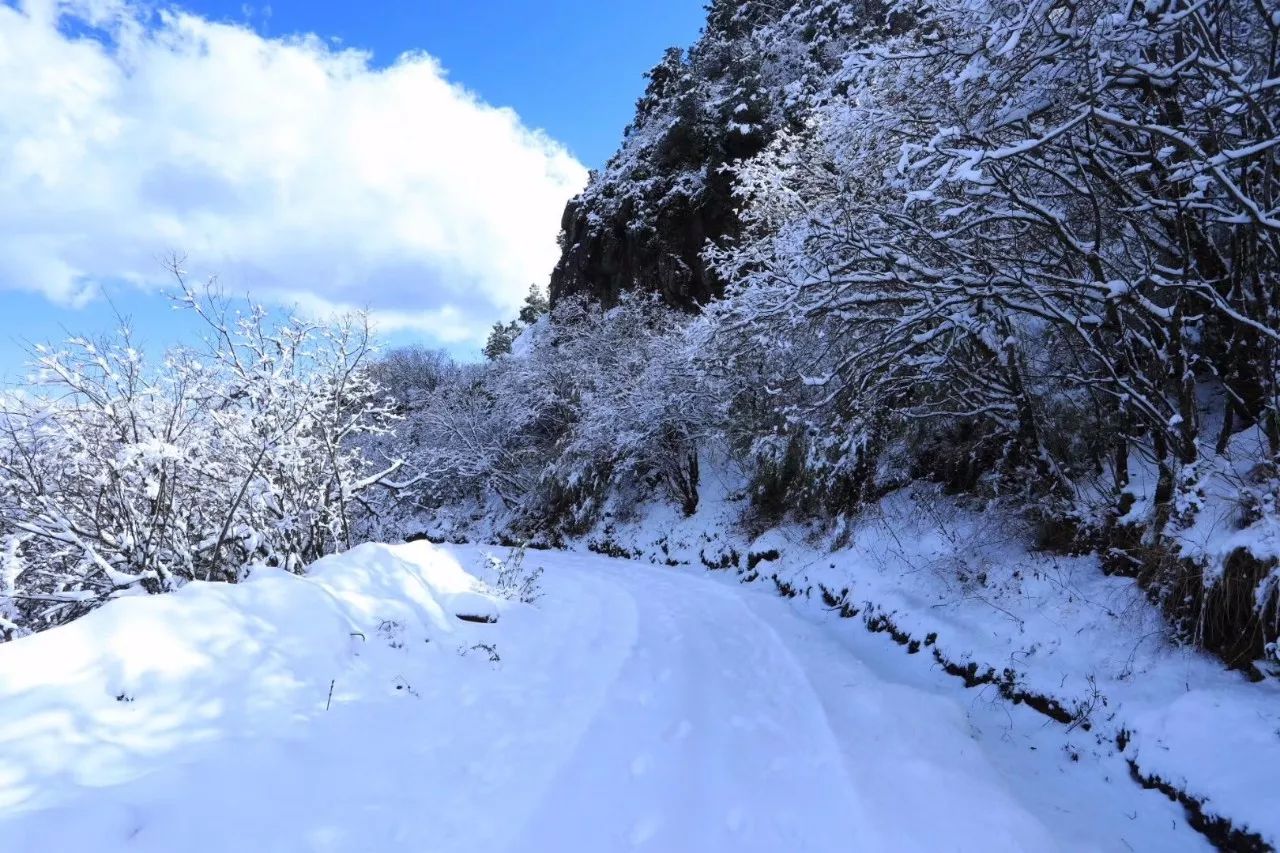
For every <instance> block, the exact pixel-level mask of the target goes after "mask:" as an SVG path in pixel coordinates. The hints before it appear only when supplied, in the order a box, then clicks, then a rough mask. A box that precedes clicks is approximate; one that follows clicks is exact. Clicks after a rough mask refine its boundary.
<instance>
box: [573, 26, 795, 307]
mask: <svg viewBox="0 0 1280 853" xmlns="http://www.w3.org/2000/svg"><path fill="white" fill-rule="evenodd" d="M812 5H814V4H813V3H811V2H810V3H802V2H797V3H791V4H788V3H785V2H784V3H779V2H769V3H762V2H758V1H757V0H747V2H744V0H716V2H713V3H712V4H711V5H710V8H709V10H708V20H707V26H706V29H705V30H704V31H703V35H702V37H701V38H700V39H699V40H698V42H697V43H696V44H695V45H694V46H693V47H692V48H690V49H689V50H688V51H683V50H680V49H678V48H672V49H670V50H668V51H667V53H666V55H665V56H664V57H663V60H662V61H661V62H660V63H658V65H656V66H655V67H654V68H653V69H652V70H650V71H649V72H648V74H647V75H646V76H647V77H648V80H649V85H648V87H647V89H646V91H645V93H644V96H643V97H642V98H641V99H640V100H639V102H638V103H637V104H636V118H635V121H634V122H633V123H632V125H631V126H630V127H628V128H627V131H626V134H625V137H624V139H623V143H622V147H621V148H620V150H619V151H618V153H617V154H615V155H614V156H613V158H612V159H611V160H610V161H609V164H608V165H607V166H606V167H605V169H604V170H603V171H601V172H598V173H593V174H592V177H591V181H590V183H589V185H588V187H587V189H586V190H584V191H583V192H582V194H581V195H579V196H578V197H577V198H575V199H573V200H572V201H570V202H569V204H568V206H567V207H566V208H565V212H564V218H563V220H562V222H561V227H562V233H561V248H562V255H561V258H560V261H559V263H558V264H557V265H556V268H555V271H554V272H553V273H552V277H551V288H550V290H551V300H552V302H553V303H555V302H556V301H557V300H559V299H563V298H564V297H566V296H571V295H577V294H585V295H587V296H590V297H593V298H595V299H599V300H602V301H604V302H605V303H606V304H607V303H610V302H613V301H614V300H616V299H617V297H618V295H619V294H620V293H622V292H623V291H627V290H638V291H642V292H651V293H660V294H662V296H663V298H664V299H665V300H666V301H667V302H668V303H669V304H671V305H674V306H678V307H682V308H686V309H696V307H697V306H698V305H702V304H705V303H706V302H707V301H708V300H710V299H713V298H715V297H716V296H718V295H720V293H721V292H722V290H723V284H722V282H720V281H719V280H718V279H717V277H716V276H715V274H714V272H712V271H711V270H709V269H708V268H707V266H706V265H705V263H704V262H703V259H702V252H703V249H704V248H705V246H706V245H707V242H708V241H719V240H722V239H725V238H731V237H732V236H733V234H734V233H735V230H736V228H737V224H738V220H737V216H736V213H735V205H734V203H733V198H732V195H731V192H730V188H731V178H730V176H729V175H728V174H726V173H725V171H724V170H723V167H724V166H725V165H726V164H728V163H732V162H733V161H734V160H737V159H741V158H748V157H752V156H755V155H756V154H757V153H759V152H760V150H761V149H762V148H763V147H764V146H765V145H766V144H767V143H768V141H769V140H770V139H771V138H772V136H773V134H774V133H775V132H776V130H777V128H778V127H779V126H780V123H781V122H782V120H783V117H782V114H781V112H780V111H779V110H778V109H777V108H776V106H775V102H776V94H777V92H778V86H779V84H780V83H783V82H785V81H784V80H782V79H781V78H778V77H774V78H773V79H767V78H766V75H764V74H762V71H763V70H764V68H763V66H764V65H765V63H766V61H767V56H766V53H767V52H765V51H762V50H761V42H762V38H761V36H762V31H763V29H764V28H765V27H766V26H767V25H768V24H770V23H771V22H775V21H776V20H778V19H780V18H782V17H786V16H787V15H789V14H791V13H792V12H793V11H794V7H802V6H812Z"/></svg>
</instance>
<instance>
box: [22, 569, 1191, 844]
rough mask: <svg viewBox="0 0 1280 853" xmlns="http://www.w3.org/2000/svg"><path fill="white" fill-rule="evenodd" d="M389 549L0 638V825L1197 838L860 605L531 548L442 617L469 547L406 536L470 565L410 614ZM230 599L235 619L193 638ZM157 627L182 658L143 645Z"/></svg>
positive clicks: (866, 837)
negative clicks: (813, 601)
mask: <svg viewBox="0 0 1280 853" xmlns="http://www.w3.org/2000/svg"><path fill="white" fill-rule="evenodd" d="M410 547H413V546H410ZM421 547H422V548H423V549H426V548H428V547H429V546H425V545H424V546H421ZM392 550H393V549H383V550H382V551H379V552H377V553H374V552H373V551H371V550H368V549H357V551H356V552H353V554H352V555H348V556H347V557H344V558H341V559H342V560H347V563H345V564H341V565H338V566H337V567H336V568H331V569H330V570H327V572H318V573H317V576H318V578H319V579H318V581H317V580H311V579H307V580H302V579H297V578H292V577H288V576H284V575H282V574H276V573H271V575H270V576H269V577H265V578H262V579H255V580H253V581H251V582H249V583H246V584H243V585H241V586H240V587H238V588H229V587H214V586H204V585H198V586H199V588H198V589H195V590H192V589H191V588H188V589H187V590H184V591H183V592H182V593H179V594H177V595H174V596H167V597H164V598H160V599H144V600H136V601H123V602H117V603H114V604H112V605H110V606H109V607H108V608H105V609H104V611H100V612H99V613H97V614H94V615H91V616H90V617H88V618H86V619H84V620H81V621H80V622H78V623H75V624H73V625H72V626H69V627H66V628H61V629H56V630H55V631H51V632H48V633H46V634H44V635H40V636H37V637H34V638H28V639H25V640H21V641H18V642H16V643H12V644H9V645H8V646H5V647H0V701H4V702H5V704H4V706H3V708H2V709H0V838H4V839H6V843H7V844H8V845H10V846H12V848H13V849H15V850H65V851H73V850H130V851H135V850H136V851H177V850H182V851H203V850H210V851H212V850H232V849H234V850H254V851H276V850H279V851H294V850H298V851H302V850H306V851H328V850H334V851H337V850H342V851H365V850H368V851H398V850H405V851H467V853H478V851H584V853H585V852H586V851H590V853H606V851H615V850H617V851H626V850H652V851H664V853H677V851H699V853H711V851H721V850H723V851H755V850H758V851H779V852H780V853H793V851H846V850H849V851H852V850H870V851H875V850H894V851H898V850H930V851H932V850H981V851H997V850H1055V849H1069V850H1129V849H1132V850H1157V849H1158V850H1181V849H1205V847H1206V845H1205V844H1204V842H1203V841H1202V839H1200V837H1199V836H1197V835H1196V834H1195V833H1194V832H1192V831H1191V830H1190V829H1188V827H1187V826H1186V824H1185V822H1184V820H1183V819H1182V817H1181V815H1180V810H1179V809H1178V808H1177V807H1175V806H1174V805H1172V804H1171V803H1169V802H1168V801H1166V800H1165V799H1164V798H1163V797H1161V796H1159V795H1158V794H1153V793H1150V792H1145V791H1142V790H1140V789H1139V788H1138V787H1137V786H1136V785H1134V784H1133V783H1132V782H1131V781H1130V780H1129V779H1128V778H1126V777H1125V776H1124V775H1123V768H1124V765H1123V762H1122V761H1120V760H1119V759H1118V758H1113V757H1112V758H1109V757H1107V756H1106V754H1105V750H1101V749H1098V750H1090V749H1089V748H1087V746H1081V745H1076V746H1072V745H1068V735H1067V734H1064V732H1063V731H1062V727H1060V726H1057V725H1056V724H1049V723H1046V721H1045V720H1044V718H1042V717H1039V716H1038V715H1036V714H1035V713H1034V712H1031V711H1028V710H1026V709H1024V708H1011V707H1008V706H1006V705H1005V704H1004V703H1003V702H999V701H992V700H991V697H984V696H983V695H981V694H980V693H979V692H977V691H972V690H968V691H967V690H964V689H963V688H962V687H960V686H959V684H958V682H956V681H955V680H954V679H951V678H949V677H947V676H945V675H942V674H940V673H938V672H936V671H935V670H934V669H933V668H931V667H930V666H929V661H928V660H926V659H925V656H924V655H918V656H914V657H912V656H908V655H906V654H905V653H904V652H903V651H902V650H901V649H900V648H898V647H896V646H894V645H893V644H892V643H891V642H889V641H887V640H885V639H884V638H883V637H880V636H873V635H869V634H866V633H865V632H863V631H860V630H858V629H855V628H854V626H853V624H852V623H853V621H854V620H848V621H847V622H840V621H839V620H832V621H831V624H821V623H819V622H816V621H812V620H811V619H809V618H808V617H806V616H805V615H803V614H801V613H799V612H797V610H796V609H795V608H794V607H793V606H792V605H791V604H789V603H788V602H787V601H785V600H783V599H780V598H778V597H776V596H773V595H770V594H768V593H767V592H766V591H764V590H763V589H759V588H756V587H742V586H739V585H736V584H734V583H733V582H732V579H731V578H724V577H709V576H706V575H703V574H700V573H696V572H692V571H687V570H682V571H677V570H670V569H659V568H653V567H648V566H641V565H638V564H634V563H626V562H623V561H617V560H609V559H605V558H601V557H596V556H586V555H577V554H560V553H551V552H536V553H535V552H531V553H530V556H529V558H528V559H529V562H530V563H532V564H535V565H541V566H544V567H545V569H546V574H545V576H544V579H543V586H544V590H545V596H544V598H543V599H542V600H541V601H539V602H538V605H537V606H536V607H527V606H518V605H517V606H509V607H505V608H504V609H503V612H502V615H501V619H500V621H499V622H498V623H497V624H493V625H480V624H470V623H462V622H457V621H456V620H452V619H451V618H450V617H449V614H445V618H441V614H440V613H439V612H437V611H438V609H439V608H436V607H435V604H436V602H438V601H442V602H444V605H445V610H448V609H450V608H449V607H448V606H447V605H448V604H449V601H450V598H449V596H450V595H451V594H453V592H450V588H451V587H450V585H451V584H452V585H453V587H457V585H458V584H459V583H461V581H460V580H459V578H458V577H457V576H456V575H457V574H460V573H457V572H456V569H457V566H459V565H460V566H462V567H466V568H471V567H472V566H474V565H475V564H476V563H477V561H478V560H479V556H480V554H479V550H478V549H471V548H452V549H449V550H448V551H447V552H446V551H444V550H442V549H431V551H432V553H431V555H430V557H429V558H424V557H422V556H421V554H419V556H418V557H415V559H419V561H420V562H422V563H423V564H424V565H425V564H435V563H440V562H441V561H446V562H451V560H452V558H453V557H456V560H457V563H456V564H455V565H453V566H451V567H446V568H447V571H446V573H445V574H446V575H448V572H455V574H453V575H448V578H447V582H442V581H440V579H439V577H437V576H436V575H433V574H432V572H433V571H435V569H432V568H430V566H428V568H427V569H424V570H423V571H424V576H425V588H427V589H429V590H430V593H431V594H430V595H428V596H424V595H422V593H421V590H420V589H419V588H418V587H421V586H423V584H422V583H420V582H418V581H417V580H416V579H415V580H414V583H417V584H418V587H413V588H412V589H409V587H406V589H409V592H407V593H404V595H405V596H407V597H408V598H409V599H411V600H412V599H417V600H412V601H411V604H412V606H411V607H408V608H406V607H405V606H404V605H403V604H398V603H397V601H398V596H400V595H401V592H400V591H398V589H397V584H399V583H402V580H400V579H394V580H388V579H386V578H384V577H382V574H380V573H386V572H393V571H396V565H395V560H394V559H391V557H389V556H388V554H391V552H392ZM396 553H400V552H396ZM415 553H417V552H415ZM422 553H423V554H425V553H426V552H425V551H423V552H422ZM361 555H363V556H361ZM352 560H355V561H356V562H360V561H363V562H361V563H360V566H359V569H360V571H359V572H356V573H355V574H353V573H352V568H351V565H352V563H351V561H352ZM370 567H372V568H370ZM409 586H410V587H412V584H410V585H409ZM317 587H319V589H317ZM415 589H416V590H417V591H416V592H415V591H414V590H415ZM454 592H456V589H454ZM201 608H203V612H193V611H200V610H201ZM433 608H434V609H433ZM454 609H456V608H454ZM220 611H225V612H220ZM235 614H238V615H240V616H242V617H243V618H242V619H240V621H238V622H236V623H235V624H234V626H233V628H232V629H231V633H230V634H227V635H223V634H219V633H217V632H213V631H211V630H210V629H207V628H206V629H203V630H202V631H196V636H195V637H186V636H180V635H181V634H182V632H183V626H184V624H186V625H188V626H189V625H191V624H193V623H191V621H190V620H192V619H201V620H218V619H222V621H224V622H225V621H226V620H227V619H229V618H230V617H231V616H232V615H235ZM344 618H345V619H347V620H348V621H349V623H350V624H351V625H357V626H358V625H359V624H360V623H361V622H362V620H363V622H364V623H367V624H368V627H367V628H364V629H361V630H358V631H355V633H353V632H352V631H351V630H347V627H348V626H347V625H343V624H341V622H342V619H344ZM201 624H204V622H203V621H202V622H201ZM166 632H170V633H166ZM188 633H190V631H188ZM295 634H296V635H297V637H296V638H295V637H294V636H293V635H295ZM334 638H338V639H334ZM157 642H160V643H161V644H162V645H163V644H164V643H166V642H168V643H170V644H171V645H172V644H176V647H175V648H168V649H167V651H164V652H163V654H164V655H168V657H167V658H166V660H188V658H189V660H190V661H191V662H190V663H189V665H185V666H169V665H160V664H154V665H153V664H146V663H139V662H138V661H137V660H131V658H130V656H133V655H139V654H141V655H146V654H148V652H146V651H145V650H146V649H147V648H151V647H153V646H154V645H155V644H156V643H157ZM481 643H484V644H486V645H487V646H490V647H491V648H489V649H486V648H480V647H479V644H481ZM104 645H105V647H106V651H105V652H104V651H103V650H102V649H103V646H104ZM463 652H465V654H463ZM491 652H492V654H491ZM174 655H176V656H177V657H176V658H175V657H174ZM184 656H185V657H184ZM491 657H497V658H498V660H496V661H492V660H491V659H490V658H491ZM55 659H56V660H57V661H60V663H55V664H51V665H46V666H45V668H44V673H43V675H42V674H41V673H39V672H37V671H36V670H38V669H39V668H40V664H39V661H40V660H45V661H52V660H55ZM6 665H8V666H9V667H10V668H9V669H6ZM113 668H114V671H109V672H105V673H99V672H96V671H94V670H96V669H104V670H112V669H113ZM24 679H25V680H24ZM330 682H333V683H334V685H335V690H334V697H333V702H332V705H331V707H330V708H329V710H327V711H326V710H325V707H324V706H325V704H326V701H327V690H328V687H329V684H330ZM117 691H119V692H117ZM108 694H111V695H108ZM117 695H123V696H124V698H123V699H119V700H118V699H117V698H116V696H117ZM1076 740H1077V741H1078V742H1079V743H1080V744H1087V742H1088V736H1087V735H1085V736H1084V738H1083V739H1081V738H1079V737H1077V738H1076ZM1095 753H1096V754H1095ZM1072 754H1074V755H1075V757H1074V758H1072V757H1071V756H1072Z"/></svg>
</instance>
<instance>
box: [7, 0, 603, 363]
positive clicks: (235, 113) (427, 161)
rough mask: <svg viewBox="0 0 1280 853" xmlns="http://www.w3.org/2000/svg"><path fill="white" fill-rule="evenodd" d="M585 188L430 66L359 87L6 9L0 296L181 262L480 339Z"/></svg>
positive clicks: (165, 29) (197, 45)
mask: <svg viewBox="0 0 1280 853" xmlns="http://www.w3.org/2000/svg"><path fill="white" fill-rule="evenodd" d="M585 180H586V170H585V169H584V168H583V167H582V166H581V165H580V164H579V163H578V162H577V161H576V160H575V159H574V158H573V157H572V156H571V155H570V154H569V153H568V152H567V151H566V150H565V149H564V148H563V147H562V146H561V145H559V144H558V143H556V142H555V141H553V140H552V139H550V138H548V137H547V136H546V135H545V134H543V133H541V132H538V131H533V130H530V129H529V128H526V127H525V126H524V125H523V124H522V123H521V121H520V118H519V116H517V115H516V114H515V113H514V112H513V111H511V110H509V109H500V108H495V107H492V106H489V105H487V104H485V103H483V102H481V101H480V100H479V99H478V98H477V97H476V96H474V95H473V94H471V93H470V92H468V91H466V90H465V89H464V88H462V87H461V86H459V85H457V84H455V83H452V82H450V81H449V80H448V79H446V76H445V74H444V72H443V70H442V69H441V67H440V66H439V64H438V63H437V62H436V61H435V60H434V59H432V58H431V57H430V56H427V55H426V54H414V55H406V56H404V57H401V58H400V59H399V60H398V61H397V62H396V63H395V64H394V65H392V66H391V67H387V68H381V69H378V68H373V67H371V66H370V63H369V56H368V55H367V54H365V53H362V52H359V51H355V50H342V49H335V48H333V47H331V46H329V45H328V44H326V43H325V42H324V41H322V40H321V39H320V38H318V37H306V38H290V39H285V40H281V39H267V38H263V37H262V36H260V35H258V34H256V33H254V32H253V31H251V30H249V29H246V28H243V27H239V26H235V25H230V24H221V23H214V22H211V21H207V20H204V19H202V18H200V17H197V16H194V15H191V14H187V13H184V12H180V11H161V12H159V13H152V12H147V11H144V10H143V7H141V6H138V5H134V4H131V3H128V2H121V1H120V0H76V2H71V3H65V2H64V3H56V2H54V0H27V2H26V3H24V5H22V6H21V8H20V9H15V8H13V7H11V6H7V5H3V4H0V288H11V289H12V288H20V289H27V290H35V291H40V292H43V293H44V294H46V295H47V296H48V297H49V298H51V299H53V300H55V301H57V302H59V303H62V304H74V303H76V302H78V301H85V300H87V299H88V298H90V296H91V294H92V293H93V292H95V291H96V286H97V283H98V282H101V281H107V280H124V281H131V282H135V283H137V284H139V285H143V286H148V285H151V284H153V283H156V282H159V281H160V280H161V276H160V274H159V273H160V269H159V266H158V263H157V258H158V257H160V256H163V255H164V254H166V253H167V252H170V251H175V250H176V251H180V252H183V253H186V255H187V256H188V258H189V262H190V265H191V267H192V271H193V272H196V271H206V270H207V271H211V272H212V271H216V272H218V273H219V274H220V275H221V276H222V278H223V280H224V282H227V283H228V284H229V285H230V286H231V287H234V288H236V289H241V290H243V289H251V290H252V291H253V292H254V294H255V295H257V296H260V297H263V298H267V299H274V300H277V301H282V302H296V303H298V304H299V305H300V306H302V307H303V308H310V309H314V310H321V309H324V308H327V307H335V306H336V307H341V306H352V305H354V306H368V307H371V308H372V309H374V311H375V314H377V315H378V316H379V318H380V320H381V321H382V322H383V325H384V326H386V327H389V328H392V329H401V330H403V329H417V330H422V331H425V332H428V333H431V334H433V335H435V336H436V337H438V338H439V339H441V340H444V341H458V340H469V339H474V338H475V337H476V336H478V335H480V334H481V333H482V331H483V328H484V326H485V324H486V323H487V322H489V321H492V320H493V319H495V318H497V317H499V316H503V315H505V314H507V313H509V312H510V311H511V310H512V309H513V308H514V306H516V305H517V304H518V303H519V301H520V299H521V297H522V296H523V294H524V293H525V291H526V290H527V288H528V285H529V284H530V283H531V282H534V281H538V282H542V281H545V278H546V276H547V274H548V273H549V272H550V270H551V267H552V265H553V264H554V262H555V258H556V254H557V249H556V245H555V235H556V232H557V230H558V227H559V218H560V212H561V209H562V207H563V205H564V202H565V201H566V200H567V199H568V198H569V196H571V195H572V194H573V193H574V192H576V191H577V190H578V189H579V188H580V187H581V186H582V185H583V183H584V182H585Z"/></svg>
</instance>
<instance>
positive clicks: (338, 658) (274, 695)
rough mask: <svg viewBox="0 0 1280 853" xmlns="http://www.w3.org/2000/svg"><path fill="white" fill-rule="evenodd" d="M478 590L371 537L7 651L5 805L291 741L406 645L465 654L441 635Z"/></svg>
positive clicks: (452, 566)
mask: <svg viewBox="0 0 1280 853" xmlns="http://www.w3.org/2000/svg"><path fill="white" fill-rule="evenodd" d="M479 587H480V585H479V584H478V581H477V579H476V578H474V577H472V576H471V575H470V574H468V573H467V572H466V571H464V570H463V568H462V567H461V565H460V564H459V563H458V561H457V559H456V558H455V557H454V556H452V555H451V554H450V553H449V552H447V551H444V550H441V549H438V548H436V547H435V546H432V545H430V544H428V543H413V544H408V545H396V546H388V545H362V546H359V547H357V548H354V549H352V550H351V551H348V552H347V553H345V554H341V555H335V556H332V557H327V558H325V559H323V560H320V561H319V562H317V563H316V564H314V566H313V567H312V569H311V571H310V573H309V574H308V575H307V576H297V575H292V574H288V573H286V572H284V571H281V570H278V569H271V568H266V567H256V568H254V569H252V570H251V572H250V573H249V576H248V578H247V580H246V581H245V582H243V583H240V584H236V585H228V584H216V583H192V584H189V585H187V586H186V587H184V588H183V589H181V590H180V591H178V592H176V593H173V594H170V595H163V596H151V597H138V598H126V599H121V600H118V601H114V602H111V603H109V604H108V605H106V606H105V607H103V608H101V609H99V610H97V611H94V612H93V613H90V614H89V615H88V616H85V617H84V618H82V619H80V620H78V621H76V622H73V623H71V624H69V625H65V626H62V627H59V628H55V629H52V630H49V631H46V632H44V633H41V634H37V635H35V636H31V637H27V638H24V639H21V640H17V641H14V642H11V643H8V644H5V645H2V646H0V814H3V815H4V816H6V817H7V816H12V815H14V814H17V813H21V812H24V811H30V810H36V809H45V808H48V807H51V806H55V805H57V804H58V803H59V802H60V801H62V800H64V799H65V798H67V797H70V796H72V795H74V794H75V792H76V789H77V788H83V787H88V788H99V787H103V786H109V785H116V784H119V783H122V782H125V781H128V780H131V779H134V778H136V777H138V776H140V775H143V774H145V773H148V772H150V771H151V770H152V769H153V768H154V767H155V766H156V764H157V760H156V759H157V758H158V757H159V756H162V755H168V756H172V755H177V756H179V757H180V758H179V760H183V761H191V760H194V759H196V758H198V757H200V756H201V755H203V754H204V753H206V752H207V750H208V749H209V748H213V747H215V746H216V745H217V744H219V743H220V742H222V741H223V740H224V739H225V738H226V737H228V736H232V735H234V736H236V737H251V736H255V735H278V734H284V733H286V732H288V730H289V729H291V728H292V727H294V726H296V725H297V724H298V723H299V722H300V721H302V720H305V719H307V718H309V717H311V716H313V715H315V714H316V713H318V712H323V711H324V710H325V708H326V705H327V704H329V703H330V695H329V693H330V685H331V684H333V691H334V692H333V696H332V703H333V704H338V703H341V702H343V701H345V700H346V699H347V698H349V697H350V696H352V695H355V694H356V693H357V692H362V691H364V692H367V690H366V688H367V687H368V685H367V681H368V679H369V677H370V676H371V675H373V674H374V673H376V672H379V671H381V670H382V669H385V667H380V666H379V665H378V659H379V657H385V656H386V655H388V654H395V653H396V652H397V650H400V649H404V648H406V647H410V648H416V649H417V650H420V651H421V654H415V655H414V658H413V660H414V661H417V662H418V663H417V665H418V666H424V665H426V664H427V663H428V662H429V661H430V659H431V658H432V657H438V656H439V655H440V651H441V649H440V647H441V646H442V645H443V646H448V648H447V655H448V656H449V657H456V653H455V649H454V648H453V646H452V644H449V643H441V642H439V641H443V640H447V639H448V638H450V637H451V636H452V635H454V634H456V633H457V632H458V631H460V630H462V627H463V626H462V625H461V623H459V622H458V620H457V619H456V618H455V615H454V608H453V604H454V602H455V600H458V599H462V600H465V601H469V602H470V604H471V605H472V607H469V608H468V609H474V603H475V599H476V598H482V597H483V596H481V594H480V593H479V592H477V590H478V589H479ZM486 601H487V602H488V604H487V606H488V607H489V608H490V609H491V610H493V611H496V609H497V608H499V607H502V606H509V605H508V604H507V603H506V602H498V601H493V600H489V599H486ZM433 646H434V647H435V648H433ZM412 662H413V661H406V662H404V663H403V664H401V663H397V666H399V667H400V668H401V669H407V667H408V665H409V664H410V663H412ZM396 688H397V685H395V684H392V683H390V682H387V681H385V680H384V681H383V683H381V684H380V685H378V687H377V689H379V690H383V691H395V690H396ZM400 689H404V686H403V685H401V686H400ZM209 793H210V794H212V793H213V792H209Z"/></svg>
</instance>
